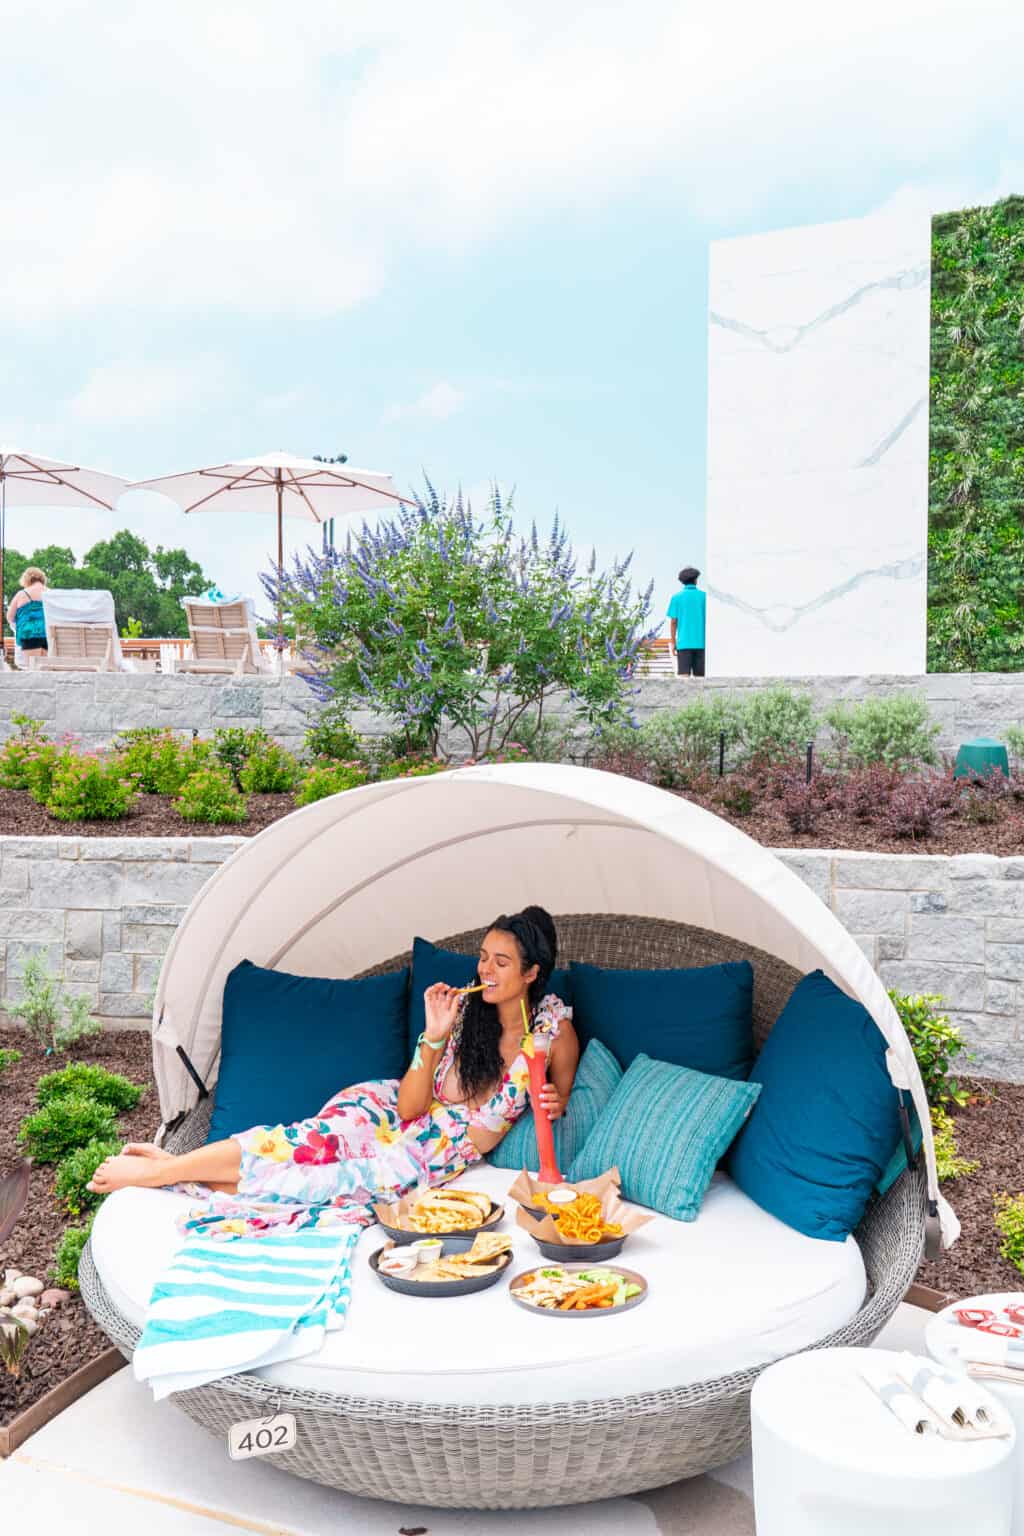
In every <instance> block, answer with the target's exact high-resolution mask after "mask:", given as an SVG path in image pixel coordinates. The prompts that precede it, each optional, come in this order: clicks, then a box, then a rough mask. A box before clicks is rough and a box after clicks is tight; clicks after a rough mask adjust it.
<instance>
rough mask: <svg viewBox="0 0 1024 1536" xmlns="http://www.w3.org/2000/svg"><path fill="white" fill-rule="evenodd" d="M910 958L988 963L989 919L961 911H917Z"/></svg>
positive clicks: (952, 963)
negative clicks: (986, 952) (986, 959)
mask: <svg viewBox="0 0 1024 1536" xmlns="http://www.w3.org/2000/svg"><path fill="white" fill-rule="evenodd" d="M907 959H908V960H942V961H945V962H946V963H947V964H949V965H982V966H983V965H984V963H985V921H984V918H980V917H961V916H960V915H959V913H957V914H955V915H953V916H948V915H934V914H923V913H914V915H913V916H912V917H911V919H910V933H909V935H908V938H907Z"/></svg>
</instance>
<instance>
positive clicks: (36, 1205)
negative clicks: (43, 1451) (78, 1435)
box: [0, 1029, 160, 1425]
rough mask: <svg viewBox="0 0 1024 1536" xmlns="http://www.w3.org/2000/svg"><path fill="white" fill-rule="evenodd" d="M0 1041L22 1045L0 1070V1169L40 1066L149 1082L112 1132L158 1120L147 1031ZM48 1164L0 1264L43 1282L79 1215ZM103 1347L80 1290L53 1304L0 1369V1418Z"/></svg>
mask: <svg viewBox="0 0 1024 1536" xmlns="http://www.w3.org/2000/svg"><path fill="white" fill-rule="evenodd" d="M0 1047H12V1048H13V1049H15V1050H19V1051H20V1052H21V1060H20V1061H18V1062H15V1063H14V1065H13V1066H10V1067H7V1068H5V1070H4V1071H3V1072H2V1073H0V1106H2V1112H0V1172H6V1171H7V1170H8V1169H10V1168H12V1167H13V1166H14V1164H15V1163H16V1162H17V1161H18V1160H19V1158H20V1157H21V1151H20V1148H19V1146H18V1143H17V1142H16V1141H15V1135H16V1133H17V1129H18V1126H19V1125H20V1124H21V1122H22V1120H23V1119H24V1118H25V1116H26V1115H29V1114H31V1113H32V1112H33V1110H34V1109H35V1108H36V1083H37V1082H38V1080H39V1078H40V1077H41V1076H42V1074H43V1073H44V1072H53V1071H56V1070H57V1069H58V1068H60V1067H65V1066H68V1065H69V1063H70V1062H72V1061H87V1062H92V1063H95V1064H96V1065H97V1066H101V1067H105V1068H106V1070H107V1071H108V1072H121V1073H123V1074H124V1076H125V1077H127V1078H130V1079H131V1081H132V1082H133V1083H145V1084H148V1085H150V1091H149V1092H148V1093H146V1094H144V1095H143V1097H142V1099H141V1100H140V1101H139V1103H138V1105H137V1107H136V1108H135V1109H133V1110H131V1111H129V1113H127V1114H124V1115H121V1116H119V1117H118V1121H117V1125H118V1131H119V1134H122V1135H123V1136H124V1139H125V1140H126V1141H150V1140H152V1137H153V1133H154V1131H155V1130H156V1128H157V1126H158V1125H159V1123H160V1107H159V1105H158V1103H157V1097H156V1089H155V1088H154V1087H152V1083H153V1046H152V1042H151V1040H150V1037H149V1034H148V1032H147V1031H139V1030H106V1031H104V1033H103V1034H101V1035H96V1036H94V1037H93V1038H92V1039H89V1040H83V1041H81V1042H80V1043H79V1044H78V1045H76V1046H75V1047H74V1048H73V1050H71V1051H69V1052H66V1053H65V1054H64V1055H62V1056H58V1057H53V1056H50V1057H46V1058H44V1057H43V1055H42V1053H41V1052H40V1051H39V1049H38V1048H37V1047H36V1046H35V1045H34V1044H33V1043H32V1041H31V1040H30V1039H29V1037H28V1036H27V1035H26V1034H25V1033H24V1031H22V1030H19V1029H0ZM55 1175H56V1168H55V1167H45V1168H41V1167H34V1168H33V1169H32V1175H31V1189H30V1194H29V1202H28V1205H27V1206H26V1208H25V1211H24V1213H23V1214H22V1216H21V1219H20V1220H19V1222H18V1224H17V1226H16V1227H15V1228H14V1231H13V1232H12V1233H11V1235H10V1237H9V1238H8V1239H7V1242H6V1243H5V1244H4V1246H3V1249H2V1250H0V1270H2V1269H4V1268H6V1267H8V1266H10V1267H11V1268H14V1269H20V1270H21V1271H22V1272H23V1273H24V1274H31V1275H36V1276H38V1278H39V1279H40V1280H42V1281H43V1282H44V1283H45V1284H48V1285H52V1284H56V1282H55V1281H53V1280H51V1279H50V1278H49V1270H50V1266H51V1265H52V1263H53V1259H54V1254H55V1252H56V1249H57V1245H58V1243H59V1242H60V1239H61V1236H62V1234H63V1232H64V1230H65V1228H66V1227H68V1226H77V1225H79V1224H80V1221H82V1220H84V1219H85V1218H84V1217H83V1218H79V1217H69V1216H67V1215H65V1214H64V1213H63V1212H62V1211H61V1210H60V1209H59V1208H58V1206H57V1202H56V1201H55V1200H54V1198H53V1183H54V1178H55ZM109 1348H110V1340H109V1339H108V1338H107V1336H106V1334H105V1333H102V1332H101V1331H100V1329H99V1328H97V1326H96V1324H95V1323H94V1322H93V1321H92V1319H91V1318H90V1316H89V1314H88V1312H87V1311H86V1310H85V1305H84V1303H83V1302H82V1299H81V1297H80V1296H77V1295H76V1296H73V1297H72V1299H71V1300H70V1301H67V1302H65V1303H64V1304H63V1305H62V1306H60V1307H58V1308H57V1309H56V1310H55V1311H54V1312H52V1313H51V1314H50V1316H49V1317H48V1318H47V1320H46V1323H45V1324H44V1326H43V1327H42V1328H40V1329H39V1331H38V1332H37V1333H35V1334H33V1336H32V1339H31V1340H30V1342H29V1346H28V1350H27V1352H26V1354H25V1358H24V1360H23V1362H22V1368H21V1377H20V1379H19V1380H17V1381H15V1379H14V1378H13V1377H12V1376H9V1375H8V1374H7V1372H6V1371H3V1370H0V1425H6V1424H8V1423H9V1422H10V1421H11V1419H13V1418H14V1417H15V1415H16V1414H19V1413H21V1412H22V1411H23V1410H24V1409H25V1408H29V1407H31V1405H32V1404H33V1403H35V1402H37V1401H38V1400H39V1398H41V1397H42V1396H43V1395H44V1393H46V1392H48V1391H49V1390H50V1388H51V1387H55V1386H57V1385H59V1383H60V1382H62V1381H65V1380H66V1379H67V1377H68V1376H70V1375H71V1374H72V1372H73V1371H76V1370H78V1368H79V1366H82V1365H85V1364H86V1363H87V1362H88V1361H90V1360H93V1359H95V1358H96V1356H97V1355H101V1354H102V1353H103V1352H104V1350H107V1349H109Z"/></svg>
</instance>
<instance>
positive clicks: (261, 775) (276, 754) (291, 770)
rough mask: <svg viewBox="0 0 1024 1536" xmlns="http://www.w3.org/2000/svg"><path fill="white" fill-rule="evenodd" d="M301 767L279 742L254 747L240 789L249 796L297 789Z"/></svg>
mask: <svg viewBox="0 0 1024 1536" xmlns="http://www.w3.org/2000/svg"><path fill="white" fill-rule="evenodd" d="M298 779H299V765H298V763H297V761H296V760H295V758H294V757H293V756H292V754H291V753H290V752H288V751H286V750H285V748H284V747H282V746H281V745H280V744H279V743H278V742H276V741H270V740H267V741H266V742H263V743H261V744H260V745H258V746H256V747H254V749H253V750H252V751H251V752H250V753H249V756H248V757H247V758H246V760H245V763H244V764H243V766H242V769H241V771H240V773H239V775H238V787H239V789H241V790H243V791H244V792H245V793H246V794H249V795H283V794H288V793H289V792H290V791H291V790H293V789H294V788H295V785H296V784H297V783H298Z"/></svg>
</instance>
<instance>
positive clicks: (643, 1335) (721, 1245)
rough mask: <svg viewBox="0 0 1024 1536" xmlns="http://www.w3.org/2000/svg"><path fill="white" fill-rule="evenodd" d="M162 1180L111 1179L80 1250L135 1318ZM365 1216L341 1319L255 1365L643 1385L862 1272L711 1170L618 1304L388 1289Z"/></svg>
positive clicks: (165, 1238) (838, 1312)
mask: <svg viewBox="0 0 1024 1536" xmlns="http://www.w3.org/2000/svg"><path fill="white" fill-rule="evenodd" d="M514 1177H515V1175H514V1174H512V1173H509V1172H508V1171H506V1170H504V1169H500V1168H492V1167H490V1166H489V1165H483V1166H481V1167H479V1168H475V1169H473V1170H471V1172H470V1173H469V1174H466V1175H464V1176H463V1178H462V1179H461V1180H458V1181H456V1182H461V1183H463V1184H465V1185H466V1186H467V1187H469V1188H473V1189H481V1190H486V1191H487V1193H488V1194H490V1195H491V1196H492V1197H493V1198H496V1199H501V1198H502V1197H503V1196H504V1193H505V1191H506V1190H507V1189H508V1186H509V1184H510V1183H511V1182H512V1180H513V1178H514ZM194 1204H195V1202H194V1201H193V1200H190V1199H188V1197H187V1196H184V1195H178V1194H173V1193H171V1192H170V1191H168V1190H150V1189H125V1190H119V1191H118V1192H117V1193H116V1194H113V1195H111V1196H110V1197H109V1199H107V1200H106V1201H104V1203H103V1205H102V1206H101V1207H100V1209H99V1212H98V1213H97V1216H96V1222H95V1225H94V1227H93V1232H92V1251H93V1256H94V1260H95V1264H96V1268H97V1270H98V1271H99V1274H100V1277H101V1279H102V1281H103V1284H104V1287H105V1289H106V1290H107V1292H108V1294H109V1296H110V1298H111V1300H112V1301H113V1302H114V1303H115V1304H116V1306H117V1308H118V1310H119V1311H121V1312H122V1313H123V1314H124V1315H125V1316H126V1317H127V1318H129V1319H130V1320H131V1321H132V1322H133V1323H134V1324H135V1325H136V1326H137V1327H141V1326H142V1322H143V1318H144V1316H145V1312H146V1306H147V1303H148V1300H149V1296H150V1292H151V1290H152V1287H153V1284H154V1282H155V1281H156V1279H157V1277H158V1276H159V1274H160V1272H161V1270H162V1269H163V1268H164V1267H165V1266H166V1265H167V1263H168V1262H169V1261H170V1259H171V1257H172V1255H173V1254H174V1252H175V1250H176V1248H177V1247H178V1246H179V1245H180V1243H181V1237H180V1234H179V1233H178V1230H177V1227H176V1225H175V1219H176V1217H177V1216H178V1214H179V1213H180V1212H181V1210H182V1209H184V1208H187V1207H189V1206H191V1205H194ZM515 1209H516V1207H515V1205H514V1204H510V1205H509V1208H508V1213H507V1215H506V1218H505V1221H504V1222H503V1223H502V1229H503V1230H506V1231H508V1232H509V1233H510V1234H511V1236H512V1240H513V1244H514V1249H515V1251H514V1257H513V1263H512V1266H511V1268H510V1270H509V1272H508V1273H509V1275H510V1276H511V1275H514V1274H518V1273H519V1272H520V1271H522V1270H524V1269H530V1268H533V1267H534V1266H535V1265H536V1264H537V1262H538V1260H540V1257H541V1256H540V1254H539V1251H538V1249H537V1246H536V1244H535V1243H534V1242H533V1240H532V1239H531V1238H530V1237H528V1236H527V1234H526V1233H525V1232H523V1231H522V1230H521V1229H520V1228H519V1227H517V1226H516V1225H515V1222H514V1215H515ZM383 1241H385V1234H384V1233H383V1232H382V1231H381V1229H380V1228H379V1227H371V1228H369V1229H368V1230H367V1231H366V1232H364V1233H363V1234H362V1236H361V1237H360V1240H359V1244H358V1247H357V1248H356V1250H355V1259H354V1265H353V1268H354V1274H353V1287H352V1302H351V1307H350V1310H349V1316H348V1321H347V1323H346V1326H345V1327H344V1328H343V1329H342V1330H341V1331H339V1332H336V1333H332V1334H329V1335H328V1337H327V1340H326V1342H325V1344H324V1346H323V1348H322V1349H321V1350H320V1351H319V1352H318V1353H317V1354H316V1355H311V1356H308V1357H307V1358H305V1359H302V1360H292V1361H289V1362H288V1363H287V1364H284V1365H277V1366H271V1367H269V1368H267V1369H266V1370H264V1371H261V1372H260V1374H261V1375H262V1376H264V1377H265V1378H266V1379H267V1380H268V1381H272V1382H277V1383H279V1384H281V1385H287V1386H293V1387H303V1388H307V1389H309V1390H311V1391H318V1392H336V1393H342V1394H345V1395H351V1396H355V1397H363V1398H373V1399H386V1398H391V1399H394V1398H398V1399H405V1400H410V1401H417V1402H433V1403H472V1404H481V1403H507V1404H514V1403H540V1402H564V1401H567V1400H571V1399H576V1400H593V1399H598V1398H607V1397H617V1396H620V1395H622V1394H624V1393H635V1392H656V1391H660V1390H664V1389H666V1388H673V1387H682V1386H686V1385H688V1384H690V1383H693V1382H699V1381H707V1380H709V1379H713V1378H714V1377H717V1376H725V1375H728V1374H730V1373H732V1372H733V1371H740V1370H745V1369H747V1368H749V1367H751V1366H756V1365H764V1364H766V1363H767V1362H768V1361H770V1360H775V1359H778V1358H779V1357H780V1356H782V1355H788V1354H791V1353H793V1352H794V1351H796V1350H800V1349H803V1348H805V1347H806V1346H807V1345H809V1344H812V1343H813V1342H814V1341H815V1340H817V1339H820V1338H822V1337H823V1336H824V1335H826V1334H828V1333H831V1332H832V1330H833V1329H835V1328H839V1327H841V1326H842V1325H843V1324H844V1323H847V1322H849V1320H850V1319H851V1318H852V1317H853V1316H854V1314H855V1313H856V1312H857V1311H858V1310H859V1308H860V1306H861V1303H862V1302H863V1299H864V1294H865V1288H866V1280H865V1273H864V1264H863V1261H862V1259H861V1255H860V1250H859V1248H858V1247H857V1244H856V1243H855V1242H854V1240H853V1238H852V1237H851V1238H847V1240H846V1242H845V1243H826V1242H820V1241H818V1240H816V1239H814V1238H809V1237H804V1236H802V1234H801V1233H799V1232H794V1231H793V1230H792V1229H791V1228H789V1227H787V1226H785V1225H784V1224H783V1223H782V1222H780V1221H777V1220H776V1219H775V1217H774V1216H769V1215H768V1214H767V1213H766V1212H765V1211H762V1210H761V1209H760V1207H759V1206H756V1205H755V1204H754V1203H753V1201H751V1200H749V1199H748V1198H747V1197H746V1195H744V1194H742V1193H741V1191H740V1190H739V1189H737V1187H736V1185H735V1184H733V1183H732V1181H731V1179H729V1178H728V1177H727V1176H726V1175H725V1174H722V1173H716V1174H715V1177H714V1179H713V1180H712V1183H711V1188H710V1189H709V1191H708V1194H707V1198H706V1200H705V1202H704V1207H703V1209H702V1211H701V1214H700V1216H699V1218H698V1219H697V1220H696V1221H695V1222H678V1221H671V1220H669V1219H668V1218H666V1217H664V1216H657V1217H655V1219H654V1220H653V1221H651V1222H650V1223H648V1225H647V1226H645V1227H644V1228H642V1230H641V1231H639V1232H637V1233H635V1234H634V1235H633V1236H632V1237H631V1238H630V1239H629V1241H628V1242H627V1244H626V1246H625V1248H624V1250H623V1253H622V1257H621V1259H620V1261H619V1262H620V1263H622V1264H624V1265H626V1266H628V1267H629V1268H631V1269H635V1270H638V1271H639V1272H640V1273H641V1274H642V1275H643V1276H644V1278H645V1279H646V1280H647V1282H648V1285H649V1288H650V1291H649V1295H648V1297H647V1300H646V1301H644V1302H643V1303H642V1304H641V1305H640V1306H638V1307H635V1308H634V1309H633V1310H631V1311H629V1312H625V1313H623V1314H622V1315H620V1316H617V1317H616V1316H608V1315H604V1314H598V1315H595V1316H593V1317H579V1318H559V1317H555V1316H548V1315H544V1314H541V1315H539V1316H535V1315H533V1314H531V1313H529V1312H526V1311H524V1310H523V1308H521V1307H518V1306H515V1305H514V1304H513V1303H512V1301H511V1300H510V1298H509V1296H508V1294H507V1290H508V1282H507V1279H505V1278H502V1279H501V1280H499V1281H498V1283H497V1284H496V1285H494V1286H492V1287H491V1288H490V1289H489V1290H486V1291H481V1292H479V1293H477V1294H476V1295H474V1296H463V1297H459V1298H454V1297H453V1298H442V1299H439V1300H434V1299H431V1298H428V1297H411V1296H402V1295H399V1294H397V1293H396V1292H394V1291H390V1290H388V1289H387V1287H386V1286H385V1285H384V1284H383V1282H382V1281H381V1280H379V1279H378V1278H377V1276H376V1275H375V1274H373V1272H372V1271H371V1270H370V1268H369V1264H368V1259H369V1255H370V1254H371V1253H372V1252H373V1251H374V1250H375V1249H376V1248H379V1247H380V1245H381V1243H382V1242H383Z"/></svg>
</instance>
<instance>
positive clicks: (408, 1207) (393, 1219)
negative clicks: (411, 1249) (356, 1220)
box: [373, 1185, 497, 1237]
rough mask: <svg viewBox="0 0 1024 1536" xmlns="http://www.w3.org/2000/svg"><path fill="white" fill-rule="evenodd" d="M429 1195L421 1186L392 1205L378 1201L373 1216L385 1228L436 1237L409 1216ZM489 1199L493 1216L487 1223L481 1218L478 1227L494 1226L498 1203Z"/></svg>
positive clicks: (466, 1229)
mask: <svg viewBox="0 0 1024 1536" xmlns="http://www.w3.org/2000/svg"><path fill="white" fill-rule="evenodd" d="M428 1193H429V1189H428V1187H427V1186H426V1185H419V1186H417V1188H416V1189H414V1190H412V1191H411V1192H410V1193H409V1194H408V1195H403V1196H402V1198H401V1199H400V1200H395V1201H393V1202H391V1203H390V1204H388V1203H385V1202H384V1201H378V1202H377V1203H376V1205H374V1207H373V1214H374V1215H375V1216H376V1218H377V1220H378V1221H380V1222H383V1223H384V1225H385V1226H388V1227H394V1228H397V1229H398V1230H399V1231H401V1232H415V1233H416V1235H417V1236H418V1237H432V1236H435V1235H436V1234H434V1233H431V1232H425V1231H421V1230H420V1229H419V1227H414V1226H413V1225H412V1223H411V1221H410V1220H409V1216H410V1214H411V1212H412V1208H413V1206H414V1205H415V1204H416V1201H417V1200H418V1199H419V1198H420V1196H421V1195H425V1194H428ZM458 1193H459V1191H458V1189H453V1190H452V1194H453V1195H457V1194H458ZM475 1193H477V1194H479V1193H481V1191H479V1190H477V1191H475ZM487 1199H488V1200H490V1202H491V1207H492V1209H491V1214H490V1216H489V1217H488V1218H487V1221H484V1219H483V1217H481V1218H480V1221H479V1223H478V1226H480V1227H486V1226H488V1225H491V1224H493V1222H494V1216H495V1211H494V1207H495V1205H496V1203H497V1202H496V1201H495V1200H494V1199H493V1198H492V1196H490V1195H488V1196H487ZM452 1230H453V1231H455V1232H463V1231H464V1232H473V1231H476V1227H454V1228H452Z"/></svg>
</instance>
